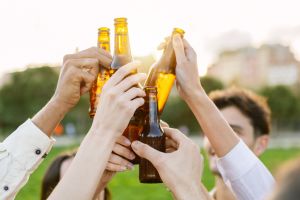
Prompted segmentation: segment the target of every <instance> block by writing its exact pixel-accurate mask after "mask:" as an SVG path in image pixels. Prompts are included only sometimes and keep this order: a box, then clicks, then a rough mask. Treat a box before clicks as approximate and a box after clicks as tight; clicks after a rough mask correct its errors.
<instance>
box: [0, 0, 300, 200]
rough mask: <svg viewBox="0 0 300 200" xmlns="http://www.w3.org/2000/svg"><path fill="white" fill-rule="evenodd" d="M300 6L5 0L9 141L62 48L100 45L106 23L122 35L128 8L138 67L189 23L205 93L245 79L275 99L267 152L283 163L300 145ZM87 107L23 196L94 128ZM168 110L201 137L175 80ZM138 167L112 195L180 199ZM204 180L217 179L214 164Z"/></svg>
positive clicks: (37, 103) (26, 199)
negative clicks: (120, 22) (146, 179)
mask: <svg viewBox="0 0 300 200" xmlns="http://www.w3.org/2000/svg"><path fill="white" fill-rule="evenodd" d="M299 6H300V3H299V2H298V1H297V0H284V1H283V0H278V1H271V0H264V1H261V0H242V1H241V0H228V1H217V0H211V1H204V0H185V1H179V0H165V1H159V0H151V1H138V0H127V1H121V0H111V1H97V0H85V1H83V0H73V1H69V0H63V1H62V0H51V1H50V0H44V1H38V0H27V1H21V0H2V1H1V2H0V24H1V34H0V36H1V37H0V140H1V141H2V140H3V139H4V138H5V137H6V136H7V135H8V134H9V133H11V132H12V131H13V130H15V129H16V127H18V125H20V124H21V123H22V122H24V121H25V120H26V119H27V118H30V117H32V116H33V115H34V114H35V113H36V112H37V111H38V110H40V109H41V108H42V107H43V105H45V104H46V103H47V101H48V100H49V99H50V98H51V96H52V95H53V93H54V90H55V87H56V82H57V80H58V76H59V71H60V68H61V61H62V57H63V56H64V55H65V54H69V53H74V52H78V51H80V50H83V49H86V48H88V47H90V46H95V45H96V44H97V29H98V27H100V26H108V27H110V28H111V33H112V34H111V36H112V37H113V19H114V18H115V17H121V16H122V17H127V18H128V23H129V35H130V42H131V49H132V53H133V55H134V57H135V59H138V60H141V61H142V63H143V67H142V68H140V69H139V71H141V72H148V69H149V67H150V66H151V65H152V64H153V63H154V62H155V61H156V60H157V59H159V56H160V54H161V52H159V51H157V50H156V47H157V46H158V44H159V43H160V42H162V41H163V40H164V38H165V37H166V36H168V35H170V33H171V31H172V28H173V27H181V28H183V29H184V30H185V31H186V35H185V38H186V39H187V40H188V41H189V42H190V43H191V44H192V46H193V47H194V49H195V50H196V52H197V54H198V64H199V76H201V78H199V81H200V79H201V83H202V85H203V87H204V88H205V90H206V92H208V93H209V92H210V91H212V90H215V89H223V88H227V87H231V86H239V87H244V88H248V89H251V90H253V91H255V92H257V93H259V94H261V95H263V96H265V97H266V98H267V99H268V103H269V105H270V107H271V110H272V117H273V121H272V127H273V129H272V140H271V144H270V149H269V150H268V151H267V152H266V153H265V154H264V155H263V156H262V160H263V161H264V163H265V164H266V165H267V166H268V167H269V168H270V169H271V170H272V172H275V171H276V169H277V167H278V166H279V165H280V164H281V163H282V162H283V161H284V160H288V159H291V158H293V157H296V156H297V155H299V154H300V135H299V133H300V90H299V86H300V23H299V18H300V12H299V11H298V8H299ZM112 41H113V39H112ZM111 45H112V47H113V43H112V44H111ZM112 49H113V48H112ZM88 107H89V102H88V95H86V96H83V97H82V99H81V100H80V102H79V104H78V105H77V106H76V107H75V108H74V109H73V110H72V111H71V112H70V113H69V114H68V115H67V116H66V117H65V119H64V120H63V121H62V122H61V124H60V125H59V126H58V127H57V128H56V130H55V133H54V135H55V138H56V139H57V143H56V146H55V147H54V149H53V151H52V152H51V153H50V155H49V156H48V157H47V158H46V160H45V162H44V163H43V164H42V165H41V167H40V168H39V169H38V170H37V171H36V172H35V173H34V174H33V176H32V177H31V178H30V180H29V184H28V185H26V186H25V187H24V189H22V191H21V193H20V194H19V195H18V196H17V199H20V200H31V199H33V200H34V199H39V193H40V184H41V178H42V176H43V174H44V172H45V169H46V168H47V166H48V164H49V163H50V162H51V161H52V160H53V158H54V157H55V156H56V155H57V154H59V153H61V152H63V151H66V150H69V149H72V148H74V147H76V146H77V145H78V143H79V142H80V140H81V139H82V138H83V137H84V135H85V133H86V132H87V130H88V129H89V127H90V125H91V122H92V121H91V119H90V118H89V117H88ZM162 119H163V120H165V121H167V122H168V123H169V124H170V125H171V126H173V127H176V128H179V129H181V130H182V131H183V132H184V133H185V134H187V135H188V136H189V137H191V138H192V139H193V140H194V141H195V142H197V143H198V144H199V145H202V137H201V134H202V133H201V128H200V127H199V125H198V124H197V122H196V120H195V118H194V116H193V114H192V113H191V111H190V110H189V108H188V107H187V106H186V104H185V103H184V102H183V101H182V100H181V99H180V98H179V96H178V94H177V92H176V89H175V88H174V89H173V91H172V92H171V95H170V97H169V101H168V103H167V106H166V108H165V111H164V114H163V116H162ZM112 124H113V122H112ZM178 173H180V172H178ZM137 174H138V171H137V169H136V170H134V171H132V172H126V173H120V174H118V175H117V176H116V177H115V178H114V179H113V181H112V182H111V184H110V185H109V188H110V189H111V191H112V195H113V199H171V195H170V194H169V192H168V191H167V190H166V188H164V186H163V185H160V184H158V185H144V184H140V183H139V182H138V177H137ZM203 182H204V183H205V185H206V186H207V187H208V189H210V188H211V187H212V186H213V177H212V175H211V174H210V173H209V171H208V169H207V168H205V173H204V177H203ZM83 187H84V186H83ZM70 192H72V191H70Z"/></svg>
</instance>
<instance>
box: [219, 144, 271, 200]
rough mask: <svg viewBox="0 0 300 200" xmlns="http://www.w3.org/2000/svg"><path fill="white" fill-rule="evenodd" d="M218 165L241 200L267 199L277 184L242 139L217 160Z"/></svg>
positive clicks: (224, 177)
mask: <svg viewBox="0 0 300 200" xmlns="http://www.w3.org/2000/svg"><path fill="white" fill-rule="evenodd" d="M217 166H218V169H219V171H220V173H221V175H222V177H223V179H224V182H226V183H228V182H229V183H230V187H231V188H232V190H233V192H234V193H235V195H236V196H237V198H238V199H239V200H262V199H265V197H266V196H267V195H268V194H269V193H270V192H271V191H272V188H273V186H274V184H275V181H274V178H273V176H272V174H271V173H270V171H269V170H268V169H267V168H266V167H265V165H264V164H263V163H262V162H261V161H260V160H259V159H258V158H257V157H256V156H255V155H254V154H253V152H252V151H251V150H250V149H249V148H248V147H247V145H246V144H245V143H244V142H243V141H242V140H240V142H239V143H238V144H237V145H236V146H235V147H234V148H233V149H232V150H231V151H230V152H229V153H228V154H226V155H225V156H224V157H222V158H219V159H218V160H217Z"/></svg>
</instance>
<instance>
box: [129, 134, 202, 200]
mask: <svg viewBox="0 0 300 200" xmlns="http://www.w3.org/2000/svg"><path fill="white" fill-rule="evenodd" d="M164 131H165V134H166V136H167V137H169V138H170V139H171V140H173V142H174V143H175V144H176V146H177V150H176V151H174V152H173V153H162V152H160V151H157V150H155V149H153V148H151V147H150V146H148V145H146V144H144V143H141V142H139V141H135V142H133V143H132V145H131V147H132V149H133V150H134V151H135V153H136V154H137V155H139V156H140V157H143V158H146V159H147V160H149V161H150V162H151V163H152V164H153V165H154V167H155V168H156V169H157V171H158V173H159V175H160V177H161V179H162V180H163V182H164V183H165V184H166V186H167V187H168V188H169V189H170V190H171V191H172V193H173V194H174V195H175V197H176V198H178V199H196V197H201V196H199V195H200V194H199V193H201V188H202V185H201V174H202V170H203V158H202V156H201V154H200V149H199V147H198V146H197V145H196V144H195V143H194V142H193V141H192V140H190V139H189V138H187V137H186V136H185V135H184V134H182V133H181V132H180V131H179V130H177V129H172V128H164ZM198 199H199V198H198Z"/></svg>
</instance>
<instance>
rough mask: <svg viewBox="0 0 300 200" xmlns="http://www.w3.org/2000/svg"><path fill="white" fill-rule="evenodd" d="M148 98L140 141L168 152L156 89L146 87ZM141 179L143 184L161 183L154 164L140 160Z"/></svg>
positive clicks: (146, 99)
mask: <svg viewBox="0 0 300 200" xmlns="http://www.w3.org/2000/svg"><path fill="white" fill-rule="evenodd" d="M145 92H146V97H145V104H144V108H143V109H144V112H145V120H144V126H143V131H142V133H141V134H140V136H139V141H141V142H143V143H145V144H148V145H150V146H151V147H153V148H154V149H157V150H158V151H162V152H165V151H166V144H165V143H166V138H165V134H164V132H163V130H162V128H161V127H160V123H159V116H158V105H157V89H156V87H145ZM139 179H140V182H141V183H161V182H162V181H161V178H160V176H159V174H158V172H157V170H156V169H155V168H154V166H153V165H152V163H151V162H150V161H148V160H146V159H144V158H140V166H139Z"/></svg>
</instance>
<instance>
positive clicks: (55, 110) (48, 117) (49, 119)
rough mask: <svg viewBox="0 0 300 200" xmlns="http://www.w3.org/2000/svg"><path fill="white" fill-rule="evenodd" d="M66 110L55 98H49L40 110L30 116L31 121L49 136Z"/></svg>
mask: <svg viewBox="0 0 300 200" xmlns="http://www.w3.org/2000/svg"><path fill="white" fill-rule="evenodd" d="M67 112H68V109H67V108H66V107H64V106H62V104H60V103H59V102H58V101H57V100H56V99H55V98H51V99H50V101H49V102H48V103H47V104H46V105H45V106H44V107H43V108H42V110H40V111H39V112H38V113H37V114H36V115H35V116H34V117H33V118H32V122H33V123H34V124H35V125H36V126H37V127H39V128H40V129H41V130H42V131H43V132H44V133H45V134H46V135H47V136H49V137H50V136H51V134H52V132H53V130H54V129H55V127H56V126H57V124H59V122H60V121H61V120H62V119H63V118H64V116H65V114H66V113H67Z"/></svg>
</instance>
